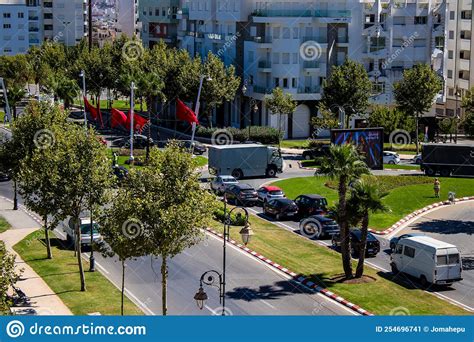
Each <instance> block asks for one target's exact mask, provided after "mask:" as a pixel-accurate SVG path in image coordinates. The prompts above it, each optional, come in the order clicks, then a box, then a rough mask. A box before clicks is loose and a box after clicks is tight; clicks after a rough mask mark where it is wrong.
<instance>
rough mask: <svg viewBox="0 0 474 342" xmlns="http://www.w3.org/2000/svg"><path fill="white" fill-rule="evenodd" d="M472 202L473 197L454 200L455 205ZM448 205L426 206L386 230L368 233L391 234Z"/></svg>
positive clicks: (445, 203) (438, 203)
mask: <svg viewBox="0 0 474 342" xmlns="http://www.w3.org/2000/svg"><path fill="white" fill-rule="evenodd" d="M473 200H474V196H469V197H462V198H456V199H455V203H459V202H466V201H473ZM448 205H452V204H451V202H449V201H444V202H437V203H433V204H430V205H428V206H426V207H424V208H422V209H419V210H416V211H414V212H412V213H411V214H409V215H407V216H405V217H404V218H402V219H401V220H399V221H398V222H397V223H395V224H394V225H392V226H391V227H390V228H388V229H386V230H383V231H378V230H375V229H372V228H369V231H370V232H371V233H372V234H376V235H388V234H390V233H393V232H394V231H395V230H397V229H399V228H401V227H402V226H403V225H405V224H406V223H408V222H409V221H410V220H413V219H414V218H417V217H420V216H422V214H425V213H426V212H428V211H430V210H433V209H435V208H439V207H445V206H448Z"/></svg>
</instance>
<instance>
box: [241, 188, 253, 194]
mask: <svg viewBox="0 0 474 342" xmlns="http://www.w3.org/2000/svg"><path fill="white" fill-rule="evenodd" d="M254 191H255V190H253V189H242V193H243V194H253V193H254Z"/></svg>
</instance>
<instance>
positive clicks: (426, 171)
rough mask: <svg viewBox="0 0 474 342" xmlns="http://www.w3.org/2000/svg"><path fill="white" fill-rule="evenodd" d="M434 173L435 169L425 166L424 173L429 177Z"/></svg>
mask: <svg viewBox="0 0 474 342" xmlns="http://www.w3.org/2000/svg"><path fill="white" fill-rule="evenodd" d="M435 174H436V171H435V170H433V169H432V168H427V169H426V170H425V175H427V176H429V177H433V176H434V175H435Z"/></svg>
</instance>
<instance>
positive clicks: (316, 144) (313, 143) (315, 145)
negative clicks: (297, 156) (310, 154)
mask: <svg viewBox="0 0 474 342" xmlns="http://www.w3.org/2000/svg"><path fill="white" fill-rule="evenodd" d="M330 143H331V142H330V141H329V140H314V139H309V140H308V148H309V149H311V150H315V149H319V148H321V147H322V146H323V145H328V144H330Z"/></svg>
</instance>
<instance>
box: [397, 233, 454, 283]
mask: <svg viewBox="0 0 474 342" xmlns="http://www.w3.org/2000/svg"><path fill="white" fill-rule="evenodd" d="M390 259H391V263H390V265H391V266H392V272H393V274H394V275H397V274H398V273H399V272H403V273H405V274H408V275H410V276H412V277H415V278H417V279H419V280H420V283H421V285H422V286H423V287H427V286H428V285H429V284H437V285H451V284H452V283H454V282H456V281H461V280H462V263H461V256H460V253H459V250H458V248H457V247H456V246H454V245H451V244H449V243H446V242H443V241H439V240H436V239H433V238H431V237H429V236H413V237H409V238H406V239H403V240H400V242H399V243H398V244H397V246H396V248H395V251H394V252H393V253H392V255H391V257H390Z"/></svg>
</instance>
